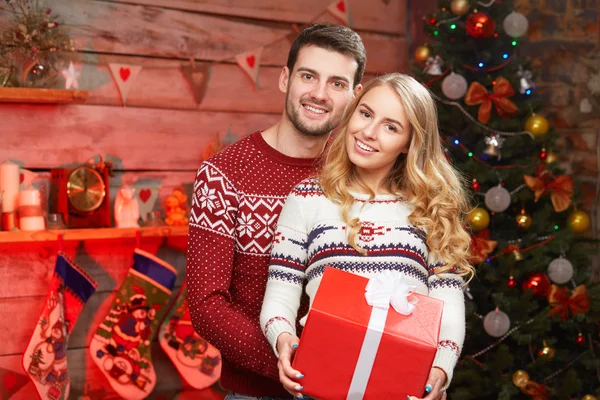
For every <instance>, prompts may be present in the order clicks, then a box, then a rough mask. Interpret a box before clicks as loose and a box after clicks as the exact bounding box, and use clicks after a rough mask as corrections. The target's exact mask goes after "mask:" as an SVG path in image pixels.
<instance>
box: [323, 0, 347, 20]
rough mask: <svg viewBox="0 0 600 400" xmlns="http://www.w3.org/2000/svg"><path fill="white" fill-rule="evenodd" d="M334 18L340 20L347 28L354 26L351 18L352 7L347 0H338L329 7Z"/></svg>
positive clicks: (328, 9)
mask: <svg viewBox="0 0 600 400" xmlns="http://www.w3.org/2000/svg"><path fill="white" fill-rule="evenodd" d="M327 11H329V12H330V13H331V14H332V15H333V16H335V17H337V18H339V19H340V20H342V21H343V22H344V24H346V25H347V26H352V20H351V18H350V7H349V5H348V1H347V0H336V1H334V2H333V3H331V4H330V5H329V7H327Z"/></svg>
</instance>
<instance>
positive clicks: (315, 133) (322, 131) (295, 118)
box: [285, 92, 342, 137]
mask: <svg viewBox="0 0 600 400" xmlns="http://www.w3.org/2000/svg"><path fill="white" fill-rule="evenodd" d="M288 93H289V92H288ZM315 104H316V103H315ZM299 106H300V107H303V106H302V104H299ZM285 108H286V114H287V115H288V118H289V119H290V121H291V122H292V124H293V125H294V128H296V130H297V131H298V133H300V134H301V135H305V136H310V137H320V136H324V135H327V134H329V132H331V131H332V130H333V128H335V127H336V126H337V125H339V123H340V122H341V121H342V118H341V117H340V118H339V121H338V123H337V124H334V123H333V121H332V120H331V118H329V119H328V120H327V121H325V122H323V124H322V125H321V126H317V127H315V128H311V127H309V126H306V124H304V123H303V122H302V121H301V120H300V113H299V108H294V107H293V104H291V102H290V101H289V94H286V96H285ZM327 108H329V107H327ZM329 113H331V111H329Z"/></svg>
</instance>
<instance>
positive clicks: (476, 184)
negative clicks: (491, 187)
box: [471, 178, 479, 191]
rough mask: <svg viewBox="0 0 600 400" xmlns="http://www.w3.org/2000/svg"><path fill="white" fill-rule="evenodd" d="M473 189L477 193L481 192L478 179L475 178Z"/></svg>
mask: <svg viewBox="0 0 600 400" xmlns="http://www.w3.org/2000/svg"><path fill="white" fill-rule="evenodd" d="M471 187H472V188H473V190H475V191H477V190H479V182H477V179H475V178H473V184H472V185H471Z"/></svg>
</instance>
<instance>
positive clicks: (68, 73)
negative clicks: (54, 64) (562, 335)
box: [61, 61, 81, 89]
mask: <svg viewBox="0 0 600 400" xmlns="http://www.w3.org/2000/svg"><path fill="white" fill-rule="evenodd" d="M61 74H62V76H63V77H64V78H65V89H71V87H73V88H74V89H79V83H78V82H77V78H79V75H81V73H80V72H79V71H75V66H74V65H73V61H70V62H69V68H67V69H63V70H62V71H61Z"/></svg>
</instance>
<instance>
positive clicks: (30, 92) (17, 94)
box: [0, 87, 88, 104]
mask: <svg viewBox="0 0 600 400" xmlns="http://www.w3.org/2000/svg"><path fill="white" fill-rule="evenodd" d="M87 98H88V92H87V90H64V89H33V88H13V87H0V103H46V104H58V103H61V104H63V103H83V102H85V101H86V100H87Z"/></svg>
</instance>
